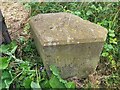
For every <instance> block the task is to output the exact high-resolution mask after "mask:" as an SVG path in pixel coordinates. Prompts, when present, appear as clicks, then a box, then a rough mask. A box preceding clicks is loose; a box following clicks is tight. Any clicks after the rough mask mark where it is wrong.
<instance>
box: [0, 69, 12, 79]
mask: <svg viewBox="0 0 120 90" xmlns="http://www.w3.org/2000/svg"><path fill="white" fill-rule="evenodd" d="M9 78H11V75H10V73H9V71H3V72H2V77H1V79H2V80H3V79H9Z"/></svg>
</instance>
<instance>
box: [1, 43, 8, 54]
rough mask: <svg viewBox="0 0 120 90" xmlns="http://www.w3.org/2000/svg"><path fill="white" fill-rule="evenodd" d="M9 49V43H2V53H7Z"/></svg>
mask: <svg viewBox="0 0 120 90" xmlns="http://www.w3.org/2000/svg"><path fill="white" fill-rule="evenodd" d="M8 50H9V45H4V44H3V45H1V46H0V53H6V52H7V51H8Z"/></svg>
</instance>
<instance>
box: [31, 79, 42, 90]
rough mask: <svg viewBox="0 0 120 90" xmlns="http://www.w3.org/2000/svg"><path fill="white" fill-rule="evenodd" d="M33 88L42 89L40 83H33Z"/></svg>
mask: <svg viewBox="0 0 120 90" xmlns="http://www.w3.org/2000/svg"><path fill="white" fill-rule="evenodd" d="M31 88H32V89H40V88H41V87H40V85H39V83H36V82H33V81H32V82H31Z"/></svg>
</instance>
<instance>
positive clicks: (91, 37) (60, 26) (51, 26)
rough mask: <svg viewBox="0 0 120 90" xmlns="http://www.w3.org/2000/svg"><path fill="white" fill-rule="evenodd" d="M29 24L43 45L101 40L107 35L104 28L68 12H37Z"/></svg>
mask: <svg viewBox="0 0 120 90" xmlns="http://www.w3.org/2000/svg"><path fill="white" fill-rule="evenodd" d="M30 25H31V28H32V30H33V31H34V33H35V35H36V36H37V38H39V40H40V42H41V44H42V45H43V46H49V45H59V44H77V43H87V42H88V43H89V42H103V41H105V39H106V35H107V30H106V29H105V28H103V27H101V26H99V25H97V24H94V23H91V22H89V21H87V20H83V19H82V18H80V17H78V16H76V15H73V14H70V13H62V12H61V13H49V14H39V15H37V16H34V17H32V18H31V20H30Z"/></svg>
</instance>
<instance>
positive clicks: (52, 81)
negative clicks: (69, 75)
mask: <svg viewBox="0 0 120 90" xmlns="http://www.w3.org/2000/svg"><path fill="white" fill-rule="evenodd" d="M49 83H50V86H51V87H52V88H65V85H64V83H62V82H60V81H59V79H58V78H57V76H55V75H52V77H51V79H50V80H49Z"/></svg>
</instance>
